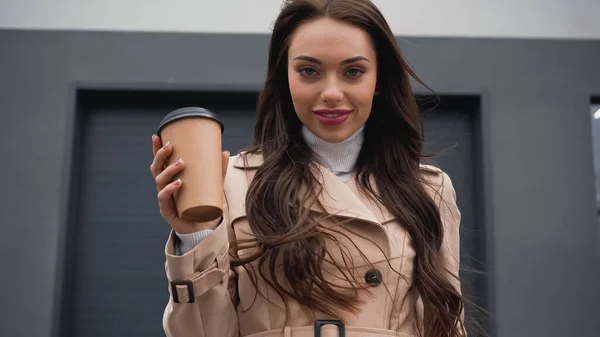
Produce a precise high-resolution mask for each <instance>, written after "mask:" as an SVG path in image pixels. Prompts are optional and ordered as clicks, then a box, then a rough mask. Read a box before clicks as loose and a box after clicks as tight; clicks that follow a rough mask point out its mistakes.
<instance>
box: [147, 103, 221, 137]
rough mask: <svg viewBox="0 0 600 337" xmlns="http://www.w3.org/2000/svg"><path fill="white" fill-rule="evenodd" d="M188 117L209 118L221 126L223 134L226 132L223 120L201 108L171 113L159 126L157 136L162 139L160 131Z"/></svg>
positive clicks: (187, 108) (178, 110) (182, 109)
mask: <svg viewBox="0 0 600 337" xmlns="http://www.w3.org/2000/svg"><path fill="white" fill-rule="evenodd" d="M186 117H202V118H209V119H212V120H214V121H216V122H217V123H219V125H221V133H223V131H225V126H224V125H223V120H222V119H221V117H219V115H217V114H216V113H214V112H212V111H210V110H208V109H206V108H201V107H185V108H180V109H177V110H173V111H171V112H169V113H168V114H167V115H166V116H165V117H164V118H163V119H162V121H160V123H159V124H158V129H157V130H156V134H157V135H158V136H159V137H160V130H161V129H162V128H164V127H165V125H167V124H169V123H171V122H173V121H176V120H178V119H181V118H186Z"/></svg>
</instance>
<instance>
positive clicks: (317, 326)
mask: <svg viewBox="0 0 600 337" xmlns="http://www.w3.org/2000/svg"><path fill="white" fill-rule="evenodd" d="M329 324H332V325H337V327H338V328H339V330H340V334H339V337H346V328H345V325H344V322H343V321H340V320H339V319H318V320H316V321H315V337H321V327H322V326H323V325H329Z"/></svg>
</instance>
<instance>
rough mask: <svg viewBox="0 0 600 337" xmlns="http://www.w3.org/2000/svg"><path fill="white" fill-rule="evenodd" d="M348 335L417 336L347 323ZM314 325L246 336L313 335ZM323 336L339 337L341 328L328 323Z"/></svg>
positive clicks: (357, 336) (324, 327) (291, 336)
mask: <svg viewBox="0 0 600 337" xmlns="http://www.w3.org/2000/svg"><path fill="white" fill-rule="evenodd" d="M345 330H346V335H345V336H346V337H390V336H396V337H417V336H415V335H412V334H407V333H403V332H397V331H393V330H385V329H376V328H363V327H357V326H348V325H346V329H345ZM313 336H314V326H312V325H310V326H299V327H290V326H286V327H285V328H283V329H275V330H269V331H263V332H259V333H254V334H251V335H246V336H244V337H313ZM321 337H339V330H338V327H337V326H333V325H326V326H323V327H322V328H321Z"/></svg>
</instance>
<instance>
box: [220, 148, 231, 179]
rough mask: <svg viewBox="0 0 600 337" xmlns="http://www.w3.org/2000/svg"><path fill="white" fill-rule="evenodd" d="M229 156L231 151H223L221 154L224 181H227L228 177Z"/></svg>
mask: <svg viewBox="0 0 600 337" xmlns="http://www.w3.org/2000/svg"><path fill="white" fill-rule="evenodd" d="M229 156H230V153H229V151H223V152H222V153H221V165H223V166H222V172H223V179H225V175H227V166H229Z"/></svg>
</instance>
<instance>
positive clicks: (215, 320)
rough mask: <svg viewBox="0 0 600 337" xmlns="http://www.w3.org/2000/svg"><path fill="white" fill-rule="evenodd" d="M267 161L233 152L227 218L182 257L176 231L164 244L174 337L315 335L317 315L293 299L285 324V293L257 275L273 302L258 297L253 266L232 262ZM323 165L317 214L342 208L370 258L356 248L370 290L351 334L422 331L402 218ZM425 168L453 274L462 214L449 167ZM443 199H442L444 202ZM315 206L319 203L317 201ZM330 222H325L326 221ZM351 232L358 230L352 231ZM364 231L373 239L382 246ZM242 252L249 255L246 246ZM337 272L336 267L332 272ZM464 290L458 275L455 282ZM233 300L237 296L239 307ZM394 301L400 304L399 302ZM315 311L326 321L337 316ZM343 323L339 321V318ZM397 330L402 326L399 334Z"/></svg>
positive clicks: (347, 328)
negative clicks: (250, 192)
mask: <svg viewBox="0 0 600 337" xmlns="http://www.w3.org/2000/svg"><path fill="white" fill-rule="evenodd" d="M261 163H262V157H261V156H259V155H251V156H248V158H247V162H246V164H247V166H246V165H245V163H244V160H243V159H242V158H241V157H240V156H239V155H238V156H235V157H232V158H231V160H230V162H229V168H228V171H227V176H226V179H225V187H224V192H225V205H224V219H223V221H222V222H221V224H220V225H219V226H218V227H217V228H216V230H215V232H213V233H211V235H210V236H209V237H207V238H206V239H204V240H203V241H201V242H200V243H199V244H198V245H197V246H196V247H195V248H194V249H193V250H191V251H189V252H188V253H186V254H184V255H183V256H177V255H176V254H175V248H174V240H177V239H176V236H175V235H174V233H171V235H170V237H169V240H168V242H167V244H166V274H167V277H168V280H169V287H168V289H169V293H170V295H171V296H170V299H169V302H168V304H167V306H166V309H165V311H164V317H163V327H164V330H165V332H166V334H167V336H169V337H192V336H193V337H204V336H206V337H233V336H236V337H238V336H242V337H275V336H277V337H279V336H281V337H306V336H315V321H314V320H313V319H312V318H310V317H308V315H307V314H306V313H304V311H302V310H301V308H300V306H299V305H298V303H294V302H293V301H291V300H290V301H288V304H289V310H290V318H291V320H290V321H288V323H287V324H285V317H286V315H285V312H284V311H283V309H282V308H285V305H284V303H283V302H282V299H281V298H280V297H278V296H277V294H276V293H275V291H273V290H272V289H271V291H269V287H268V286H267V284H266V282H264V281H262V282H261V280H260V279H259V281H258V288H260V289H261V290H262V291H261V293H262V294H264V295H265V296H266V297H268V300H266V299H265V298H263V297H261V296H260V295H257V291H256V288H255V287H254V286H253V283H252V281H251V280H250V276H249V275H248V272H246V270H245V269H244V268H241V267H240V268H236V271H237V273H234V272H233V270H232V269H230V265H229V254H228V249H229V241H230V240H232V239H242V238H248V236H249V235H251V234H250V233H251V230H250V227H249V225H248V221H247V220H246V210H245V196H246V191H247V187H248V186H249V183H250V181H251V179H252V177H253V175H254V173H255V171H256V168H257V167H258V166H260V165H261ZM318 167H319V169H320V170H321V171H322V173H323V174H322V177H323V178H322V181H321V183H322V184H323V186H324V190H325V191H326V192H327V193H323V195H321V196H320V200H321V202H322V205H324V207H325V209H318V208H315V209H314V210H315V211H317V212H328V213H329V214H338V215H339V216H340V217H343V218H344V219H345V220H348V219H352V220H351V221H347V222H345V223H344V224H343V226H346V227H348V229H349V231H348V233H349V235H350V236H351V238H352V239H353V241H354V242H355V243H356V244H357V246H358V247H360V248H361V250H362V251H363V253H364V254H365V255H366V257H367V258H368V259H369V261H370V262H372V264H371V265H370V266H368V265H367V264H366V263H365V264H364V266H361V264H360V263H358V262H357V261H359V260H360V259H361V257H360V255H358V253H356V252H354V253H353V255H354V256H353V257H354V265H355V266H357V268H356V269H357V272H358V273H362V274H364V275H365V283H367V279H369V282H370V283H369V285H370V287H368V290H369V291H362V293H361V294H360V295H359V297H360V298H361V299H362V300H364V305H363V306H362V307H361V308H362V311H361V312H360V313H359V314H358V315H353V314H348V315H346V316H345V317H344V320H343V322H344V328H343V330H344V332H345V336H346V337H358V336H360V337H382V336H404V337H412V336H416V335H417V324H418V322H417V318H416V317H415V314H414V311H415V310H414V309H416V310H419V311H420V310H422V307H421V306H420V305H419V303H420V302H419V301H418V300H417V301H416V303H417V308H414V306H415V305H414V303H415V301H414V299H413V298H412V296H413V293H412V292H408V289H409V287H410V285H411V281H412V277H413V276H412V275H413V259H414V256H415V251H414V250H413V248H412V247H411V243H410V237H409V236H408V233H407V232H406V231H405V229H404V228H403V226H402V224H401V223H399V222H398V221H396V219H395V218H394V216H393V215H391V214H390V213H389V212H388V211H387V210H386V209H385V208H384V207H380V205H378V204H377V203H376V202H375V201H373V200H371V199H369V198H367V197H366V196H365V195H364V194H362V193H360V192H359V191H358V189H357V188H356V184H355V181H354V180H353V179H351V180H349V181H348V182H347V183H344V182H343V181H341V180H340V179H339V178H338V177H337V176H335V175H334V174H333V173H332V172H331V171H329V170H328V169H326V168H324V167H322V166H318ZM421 171H422V174H423V176H424V177H425V178H426V180H427V181H428V182H429V183H430V185H431V186H428V187H427V190H428V191H429V192H430V193H431V195H432V196H433V199H434V201H435V202H436V204H437V205H439V207H440V211H441V212H440V213H441V216H442V222H443V225H444V231H445V232H444V243H443V247H442V254H443V258H444V259H445V261H446V263H447V267H448V269H449V270H451V272H453V273H454V274H455V275H457V274H458V269H459V223H460V216H461V215H460V212H459V210H458V209H457V207H456V195H455V190H454V188H453V186H452V182H451V181H450V178H449V177H448V175H447V174H446V173H444V172H443V171H441V170H440V169H438V168H435V167H432V166H425V165H421ZM442 199H443V200H444V201H445V202H441V200H442ZM315 207H316V206H315ZM325 225H326V224H325ZM351 233H355V234H356V235H353V234H351ZM360 236H363V237H368V238H370V239H371V240H372V241H373V242H374V243H376V244H377V245H378V246H379V247H380V248H381V249H378V248H376V247H375V246H373V243H372V242H368V241H367V240H365V239H364V238H361V237H360ZM381 250H383V252H384V253H385V254H387V256H389V257H390V260H391V265H392V267H393V268H394V269H395V270H396V271H399V272H401V274H402V277H400V276H399V275H398V273H395V272H393V271H392V269H391V267H390V266H389V265H388V263H387V262H386V261H385V258H384V256H383V254H382V251H381ZM240 254H243V253H242V252H240ZM332 273H335V271H333V270H332ZM453 282H454V284H455V286H456V287H457V289H459V290H460V284H459V282H458V281H453ZM233 298H238V299H239V302H238V303H237V305H234V302H233V301H232V299H233ZM394 303H395V304H394ZM315 314H316V318H317V319H318V320H320V319H338V318H337V317H326V316H324V315H321V314H318V313H315ZM337 323H339V322H337ZM340 329H341V328H340V327H339V326H337V325H333V324H327V325H324V326H323V327H321V328H320V329H319V330H320V334H321V336H327V337H334V336H335V337H337V336H341V334H340ZM397 331H399V332H397Z"/></svg>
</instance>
